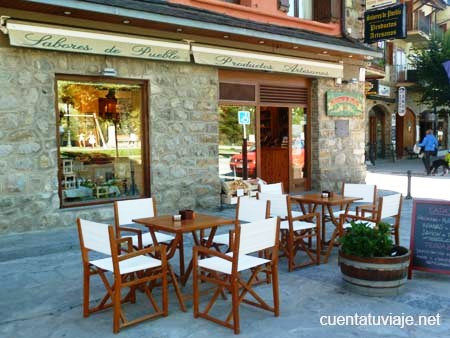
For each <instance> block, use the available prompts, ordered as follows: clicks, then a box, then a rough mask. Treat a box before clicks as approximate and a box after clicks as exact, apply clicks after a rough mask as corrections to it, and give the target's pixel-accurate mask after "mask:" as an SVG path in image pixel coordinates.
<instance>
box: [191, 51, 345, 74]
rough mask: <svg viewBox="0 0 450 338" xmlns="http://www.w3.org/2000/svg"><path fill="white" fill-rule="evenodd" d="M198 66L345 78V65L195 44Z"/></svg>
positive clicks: (195, 57)
mask: <svg viewBox="0 0 450 338" xmlns="http://www.w3.org/2000/svg"><path fill="white" fill-rule="evenodd" d="M192 52H193V54H194V60H195V63H199V64H203V65H214V66H219V67H231V68H241V69H248V70H256V71H268V72H281V73H290V74H296V75H304V76H311V77H330V78H342V77H343V73H344V66H343V64H341V63H332V62H323V61H316V60H309V59H301V58H294V57H288V56H279V55H275V54H269V53H258V52H250V51H244V50H236V49H231V48H219V47H214V46H207V45H201V44H193V45H192Z"/></svg>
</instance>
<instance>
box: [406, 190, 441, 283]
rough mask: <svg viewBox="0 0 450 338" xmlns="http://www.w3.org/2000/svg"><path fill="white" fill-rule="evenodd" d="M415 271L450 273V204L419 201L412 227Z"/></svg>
mask: <svg viewBox="0 0 450 338" xmlns="http://www.w3.org/2000/svg"><path fill="white" fill-rule="evenodd" d="M410 250H411V262H410V264H409V271H408V279H411V277H412V270H421V271H430V272H435V273H442V274H450V201H443V200H433V199H415V200H414V201H413V210H412V224H411V240H410Z"/></svg>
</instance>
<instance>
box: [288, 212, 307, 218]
mask: <svg viewBox="0 0 450 338" xmlns="http://www.w3.org/2000/svg"><path fill="white" fill-rule="evenodd" d="M291 215H292V217H300V216H303V215H304V213H303V212H301V211H291Z"/></svg>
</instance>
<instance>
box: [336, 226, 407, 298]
mask: <svg viewBox="0 0 450 338" xmlns="http://www.w3.org/2000/svg"><path fill="white" fill-rule="evenodd" d="M350 224H351V227H350V228H348V229H346V232H345V234H344V235H343V236H342V237H341V238H340V240H339V242H340V243H341V249H340V251H339V266H340V268H341V272H342V275H343V279H344V281H345V284H346V286H347V287H348V288H349V289H351V290H352V291H355V292H357V293H360V294H364V295H369V296H387V295H396V294H399V293H400V290H401V288H402V286H403V285H404V284H405V283H406V279H407V275H408V266H409V256H410V252H409V250H408V249H406V248H404V247H401V246H394V245H393V243H392V239H391V226H390V224H388V223H383V222H380V223H378V224H377V225H376V226H374V227H371V226H369V224H368V223H364V222H361V221H352V222H350Z"/></svg>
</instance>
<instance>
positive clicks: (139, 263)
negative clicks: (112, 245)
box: [89, 256, 161, 275]
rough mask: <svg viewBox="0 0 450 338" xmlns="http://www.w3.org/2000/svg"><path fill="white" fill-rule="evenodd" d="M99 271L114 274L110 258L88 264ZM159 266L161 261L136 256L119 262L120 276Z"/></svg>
mask: <svg viewBox="0 0 450 338" xmlns="http://www.w3.org/2000/svg"><path fill="white" fill-rule="evenodd" d="M89 263H90V264H92V265H95V266H97V267H99V268H100V269H103V270H107V271H111V272H114V268H113V262H112V258H111V257H107V258H102V259H96V260H93V261H90V262H89ZM158 266H161V261H160V260H158V259H155V258H152V257H148V256H136V257H133V258H130V259H127V260H124V261H121V262H119V269H120V274H122V275H123V274H126V273H131V272H135V271H140V270H145V269H152V268H156V267H158Z"/></svg>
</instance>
